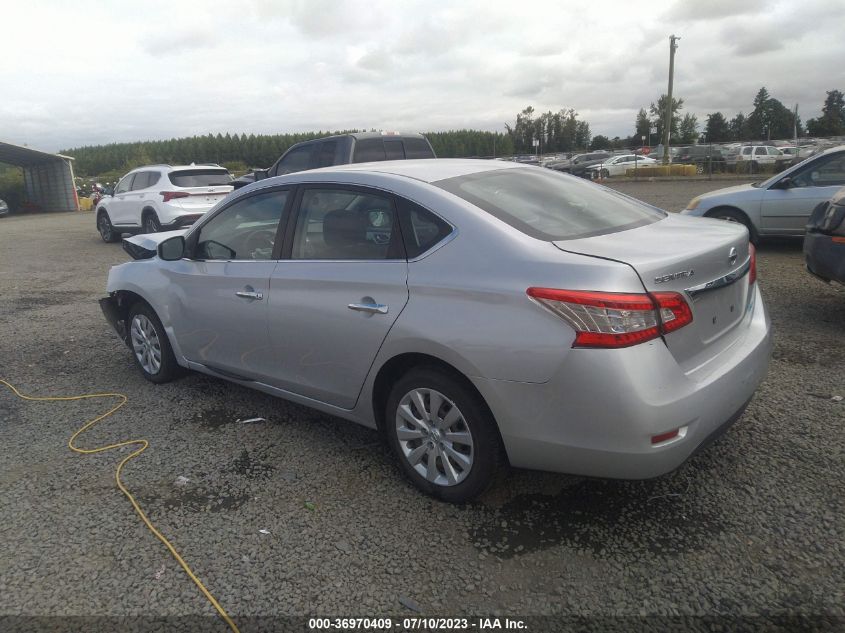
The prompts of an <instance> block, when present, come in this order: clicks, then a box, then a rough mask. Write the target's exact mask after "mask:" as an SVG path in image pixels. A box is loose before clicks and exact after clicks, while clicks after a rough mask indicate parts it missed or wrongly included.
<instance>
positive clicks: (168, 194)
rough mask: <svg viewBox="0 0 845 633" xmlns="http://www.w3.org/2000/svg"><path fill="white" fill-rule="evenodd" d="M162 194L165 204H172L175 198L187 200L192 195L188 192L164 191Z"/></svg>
mask: <svg viewBox="0 0 845 633" xmlns="http://www.w3.org/2000/svg"><path fill="white" fill-rule="evenodd" d="M160 193H161V197H162V198H164V201H165V202H170V201H171V200H173V199H175V198H187V197H188V196H190V195H191V194H189V193H188V192H187V191H162V192H160Z"/></svg>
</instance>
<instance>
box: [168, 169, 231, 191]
mask: <svg viewBox="0 0 845 633" xmlns="http://www.w3.org/2000/svg"><path fill="white" fill-rule="evenodd" d="M167 176H168V178H170V182H171V183H173V184H174V185H175V186H176V187H212V186H214V185H228V184H231V182H232V175H231V174H230V173H229V172H228V171H226V170H225V169H182V170H179V171H171V172H170V173H169V174H168V175H167Z"/></svg>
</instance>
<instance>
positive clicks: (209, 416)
mask: <svg viewBox="0 0 845 633" xmlns="http://www.w3.org/2000/svg"><path fill="white" fill-rule="evenodd" d="M243 417H244V416H243V415H238V413H237V412H235V411H234V410H232V409H226V408H220V409H203V410H202V411H200V412H199V413H195V414H194V415H193V416H191V420H190V421H191V422H192V423H194V424H199V425H200V426H204V427H205V428H207V429H211V430H214V429H219V428H220V427H221V426H224V425H226V424H234V423H236V422H237V421H238V420H240V419H242V418H243Z"/></svg>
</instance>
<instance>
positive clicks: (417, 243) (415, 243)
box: [396, 198, 453, 259]
mask: <svg viewBox="0 0 845 633" xmlns="http://www.w3.org/2000/svg"><path fill="white" fill-rule="evenodd" d="M396 201H397V204H398V206H399V213H400V214H401V216H400V217H401V220H402V233H403V235H404V238H405V250H406V252H407V253H408V259H413V258H414V257H418V256H419V255H422V254H423V253H424V252H426V251H427V250H428V249H430V248H431V247H432V246H434V245H435V244H437V243H438V242H440V241H441V240H443V238H445V237H446V236H447V235H449V234H450V233H451V232H452V230H453V229H452V227H451V226H450V225H449V224H448V223H447V222H445V221H444V220H441V219H440V218H439V217H437V216H436V215H434V214H433V213H432V212H431V211H429V210H427V209H424V208H423V207H421V206H420V205H418V204H416V203H414V202H411V201H410V200H405V199H404V198H397V200H396Z"/></svg>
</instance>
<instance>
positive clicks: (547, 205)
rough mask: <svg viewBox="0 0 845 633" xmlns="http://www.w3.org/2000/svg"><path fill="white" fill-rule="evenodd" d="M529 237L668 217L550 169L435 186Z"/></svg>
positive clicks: (583, 233) (597, 231)
mask: <svg viewBox="0 0 845 633" xmlns="http://www.w3.org/2000/svg"><path fill="white" fill-rule="evenodd" d="M433 184H434V185H436V186H437V187H440V188H441V189H444V190H446V191H448V192H449V193H452V194H455V195H456V196H458V197H460V198H463V199H464V200H466V201H467V202H470V203H472V204H474V205H475V206H477V207H478V208H480V209H483V210H484V211H487V212H488V213H489V214H490V215H492V216H494V217H496V218H498V219H500V220H502V221H503V222H506V223H507V224H509V225H510V226H512V227H513V228H515V229H517V230H519V231H522V232H523V233H525V234H526V235H529V236H531V237H534V238H537V239H540V240H546V241H554V240H572V239H577V238H581V237H590V236H593V235H603V234H605V233H615V232H616V231H623V230H626V229H632V228H635V227H638V226H643V225H646V224H651V223H652V222H657V221H658V220H661V219H662V218H664V217H666V214H665V213H663V212H662V211H660V210H658V209H655V208H654V207H650V206H648V205H646V204H644V203H642V202H639V201H637V200H634V199H633V198H629V197H627V196H623V195H621V194H618V193H616V192H615V191H611V190H609V189H605V188H604V187H598V186H596V185H594V184H593V183H590V182H588V181H586V180H582V179H580V178H573V177H571V176H566V175H563V174H559V173H557V172H554V171H550V170H547V169H528V168H519V169H501V170H495V171H485V172H482V173H477V174H470V175H467V176H458V177H456V178H447V179H446V180H439V181H437V182H435V183H433Z"/></svg>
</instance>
